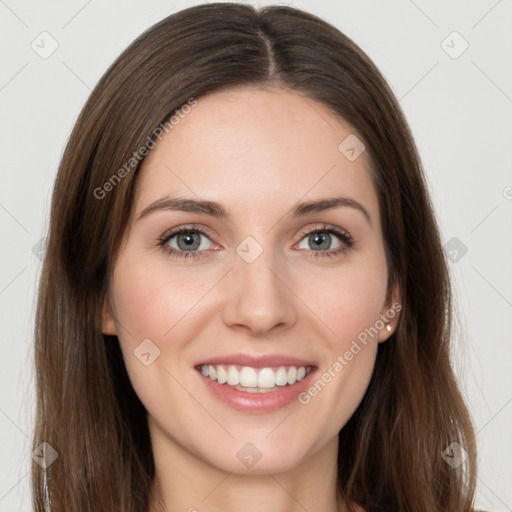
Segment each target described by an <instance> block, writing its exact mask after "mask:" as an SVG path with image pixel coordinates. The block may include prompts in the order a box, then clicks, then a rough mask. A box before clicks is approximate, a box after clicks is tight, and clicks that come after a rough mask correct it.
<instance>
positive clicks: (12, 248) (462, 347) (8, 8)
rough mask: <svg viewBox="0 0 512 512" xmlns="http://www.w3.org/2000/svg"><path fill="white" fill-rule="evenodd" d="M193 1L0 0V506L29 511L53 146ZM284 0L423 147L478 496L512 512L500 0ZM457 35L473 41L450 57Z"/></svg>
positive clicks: (509, 198)
mask: <svg viewBox="0 0 512 512" xmlns="http://www.w3.org/2000/svg"><path fill="white" fill-rule="evenodd" d="M195 3H197V2H190V1H163V0H146V1H144V2H143V1H133V0H132V1H126V0H125V1H122V2H121V1H108V2H107V1H101V2H100V1H99V0H90V1H87V0H71V1H64V0H62V1H59V2H57V1H52V2H50V1H46V2H37V1H36V0H30V1H28V0H27V1H23V0H22V1H16V0H5V1H3V0H0V38H1V47H0V48H1V49H0V51H1V59H0V62H1V66H0V119H1V123H0V126H1V130H2V131H1V135H0V144H1V153H0V154H1V159H2V164H1V171H0V172H1V178H0V180H1V181H0V183H1V187H0V227H1V249H0V255H1V260H0V261H1V266H0V314H1V323H0V330H1V336H2V341H1V363H2V366H1V368H2V371H1V372H0V433H1V436H0V511H19V510H24V511H28V510H30V490H29V473H28V471H29V463H30V457H31V453H30V432H31V428H32V422H33V400H34V392H33V367H32V354H31V347H32V345H31V344H32V333H33V327H32V323H33V315H34V309H35V290H36V285H37V279H38V275H39V272H40V265H41V263H40V259H39V258H38V256H37V250H35V249H33V248H34V246H35V245H36V244H37V243H38V242H39V241H40V240H41V238H42V237H44V235H45V230H46V226H47V221H48V211H49V205H50V196H51V190H52V185H53V180H54V178H55V174H56V169H57V165H58V162H59V158H60V156H61V154H62V151H63V148H64V144H65V142H66V139H67V137H68V135H69V133H70V130H71V128H72V125H73V123H74V121H75V120H76V117H77V115H78V113H79V110H80V108H81V107H82V105H83V104H84V102H85V100H86V98H87V96H88V95H89V93H90V90H91V89H92V88H93V86H94V85H95V84H96V82H97V81H98V79H99V78H100V76H101V75H102V74H103V72H104V71H105V70H106V68H107V67H108V65H109V64H110V63H111V62H112V61H113V60H114V59H115V58H116V57H117V56H118V55H119V53H120V52H121V51H122V50H123V49H124V48H125V47H126V46H127V45H128V44H129V43H130V42H131V41H132V40H133V39H134V38H135V37H136V36H137V35H139V34H140V33H141V32H142V31H143V30H144V29H146V28H147V27H149V26H150V25H152V24H153V23H155V22H157V21H159V20H160V19H162V18H163V17H164V16H166V15H168V14H171V13H173V12H175V11H177V10H180V9H182V8H184V7H189V6H191V5H194V4H195ZM252 3H255V2H252ZM268 3H272V2H261V4H262V5H263V4H268ZM276 3H277V2H276ZM291 5H292V6H295V7H299V8H303V9H305V10H308V11H310V12H312V13H314V14H317V15H320V16H321V17H323V18H325V19H326V20H327V21H329V22H331V23H333V24H334V25H336V26H337V27H338V28H340V29H341V30H342V31H343V32H345V33H346V34H347V35H348V36H350V37H351V38H352V39H354V41H355V42H356V43H358V44H359V45H360V46H361V47H362V48H363V50H365V51H366V52H367V53H368V54H369V55H370V57H371V58H372V59H373V60H374V61H375V63H376V64H377V66H378V67H379V68H380V69H381V70H382V72H383V73H384V75H385V76H386V78H387V79H388V81H389V83H390V85H391V87H392V89H393V91H394V92H395V94H396V95H397V97H398V98H399V99H400V103H401V105H402V107H403V109H404V111H405V114H406V116H407V118H408V120H409V123H410V125H411V128H412V130H413V134H414V136H415V138H416V141H417V144H418V146H419V149H420V153H421V157H422V159H423V163H424V166H425V169H426V172H427V176H428V181H429V186H430V189H431V192H432V197H433V201H434V205H435V208H436V211H437V215H438V218H439V222H440V226H441V229H442V234H443V239H444V243H448V242H449V241H450V240H451V239H453V238H454V237H456V238H457V239H458V240H456V241H453V240H452V241H451V242H450V245H449V247H450V250H452V249H453V248H454V247H456V245H453V244H458V247H459V248H460V247H463V246H465V247H466V248H467V253H465V254H463V252H461V251H460V250H459V251H458V253H454V252H452V253H451V257H452V259H454V260H457V261H454V262H451V263H450V266H451V270H452V273H453V279H454V283H455V285H456V291H457V300H458V320H457V339H456V343H455V347H454V353H453V359H454V362H455V365H456V369H457V374H458V376H459V378H460V380H461V384H462V387H463V389H464V393H465V396H466V398H467V400H468V403H469V406H470V408H471V413H472V415H473V418H474V421H475V425H476V430H477V432H478V435H477V440H478V443H479V448H480V455H479V460H480V473H479V481H478V482H479V483H478V485H479V487H478V499H477V504H478V505H479V506H481V507H482V508H484V509H488V510H496V511H498V510H500V511H504V510H512V489H511V486H510V483H511V476H512V462H511V459H512V441H511V435H510V434H511V425H512V421H511V420H512V403H511V402H512V372H511V368H512V364H511V363H512V335H511V333H512V268H511V262H512V236H511V235H512V171H511V169H512V167H511V163H512V155H511V152H510V147H511V142H512V123H511V122H510V121H511V119H512V57H511V49H512V30H511V28H512V2H511V1H510V0H499V1H497V0H480V1H476V0H472V1H464V0H460V1H450V2H446V1H444V2H443V1H440V0H436V1H430V2H427V1H426V0H415V1H412V0H393V1H389V2H382V1H380V0H364V1H356V0H351V1H334V0H331V1H327V0H320V1H313V0H293V1H292V2H291ZM43 31H47V32H48V33H49V34H51V37H52V38H54V39H55V40H56V41H57V43H58V45H59V46H58V49H57V50H56V51H55V52H54V53H53V54H52V55H51V56H49V57H48V58H46V59H43V58H41V56H40V55H39V54H38V53H36V51H34V50H33V49H32V47H31V44H32V42H33V41H34V43H33V44H34V46H35V45H39V48H41V50H39V51H43V50H42V47H43V45H44V48H46V49H48V48H50V43H51V41H50V40H49V39H48V36H40V34H41V32H43ZM453 31H456V32H458V33H459V34H460V36H461V37H459V36H457V35H451V36H450V34H452V32H453ZM448 36H450V37H448ZM42 37H46V38H47V39H45V40H42V39H41V38H42ZM447 37H448V39H447ZM461 38H463V39H461ZM464 40H465V41H467V43H468V44H469V47H468V48H467V50H466V51H465V52H464V53H462V54H461V55H460V56H457V54H458V53H459V52H460V50H462V49H463V48H464ZM443 41H445V43H443ZM449 53H451V56H450V54H449ZM454 56H457V58H453V57H454ZM462 244H463V246H462ZM461 255H462V257H461ZM431 320H432V322H436V321H437V319H436V318H432V319H431Z"/></svg>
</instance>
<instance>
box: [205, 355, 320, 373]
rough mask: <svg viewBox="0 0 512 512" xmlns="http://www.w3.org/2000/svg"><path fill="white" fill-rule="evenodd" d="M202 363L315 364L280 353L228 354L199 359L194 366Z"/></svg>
mask: <svg viewBox="0 0 512 512" xmlns="http://www.w3.org/2000/svg"><path fill="white" fill-rule="evenodd" d="M203 364H208V365H209V364H211V365H214V364H234V365H240V366H251V367H252V368H270V367H273V366H316V365H315V362H314V361H306V360H304V359H297V358H295V357H289V356H284V355H280V354H267V355H249V354H230V355H226V356H219V357H213V358H211V359H206V360H204V361H200V362H198V363H196V364H195V366H196V367H197V366H202V365H203ZM310 375H311V374H310Z"/></svg>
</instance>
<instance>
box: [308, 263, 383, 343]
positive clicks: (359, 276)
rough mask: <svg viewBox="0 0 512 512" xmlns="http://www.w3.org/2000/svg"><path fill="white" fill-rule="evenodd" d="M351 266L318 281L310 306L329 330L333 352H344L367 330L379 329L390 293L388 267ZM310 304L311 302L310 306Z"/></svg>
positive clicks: (309, 297)
mask: <svg viewBox="0 0 512 512" xmlns="http://www.w3.org/2000/svg"><path fill="white" fill-rule="evenodd" d="M380 260H381V258H379V259H378V261H375V262H373V263H372V264H369V265H350V266H349V265H347V266H345V267H343V268H340V269H339V271H337V272H333V273H331V274H330V275H329V276H328V277H329V278H328V279H322V280H321V281H317V282H318V284H319V285H320V286H317V287H315V288H314V290H313V293H309V294H308V303H309V304H311V308H312V309H313V311H314V313H315V314H316V315H318V317H319V318H320V319H321V320H322V321H323V323H324V325H325V326H326V331H325V332H326V335H327V336H328V339H329V340H330V341H329V342H330V344H331V345H332V347H331V348H335V349H337V350H342V349H343V348H344V347H345V346H346V345H347V343H348V344H350V342H351V341H352V340H354V339H356V338H357V336H358V335H360V334H361V333H362V332H365V329H369V328H370V327H372V326H375V323H376V321H377V320H378V319H379V317H380V314H381V313H382V312H383V311H382V307H383V305H384V303H385V297H386V292H387V274H386V267H385V264H384V263H383V262H382V261H380ZM309 301H310V302H309Z"/></svg>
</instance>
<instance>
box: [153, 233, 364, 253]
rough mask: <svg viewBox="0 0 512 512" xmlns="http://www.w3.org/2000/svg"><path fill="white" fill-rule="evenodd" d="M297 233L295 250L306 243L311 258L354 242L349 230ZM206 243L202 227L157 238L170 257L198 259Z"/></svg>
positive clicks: (347, 247) (346, 248) (338, 249)
mask: <svg viewBox="0 0 512 512" xmlns="http://www.w3.org/2000/svg"><path fill="white" fill-rule="evenodd" d="M300 236H301V237H302V239H301V242H300V243H299V249H309V248H308V247H304V244H306V245H309V246H310V247H311V249H309V251H310V254H309V256H310V257H313V258H317V257H324V256H325V257H331V256H335V255H337V254H341V253H344V252H346V251H348V250H350V249H351V248H352V247H354V245H355V241H354V240H353V238H352V237H351V236H350V234H349V233H347V232H346V231H344V230H341V229H338V228H334V227H330V226H322V227H320V228H317V229H313V230H309V231H304V232H302V233H301V234H300ZM336 239H337V241H336ZM333 242H334V244H335V246H334V248H333V247H332V244H333ZM209 243H213V242H212V241H211V240H210V238H209V237H208V235H207V234H206V233H205V232H204V231H203V230H202V229H200V228H198V227H187V226H185V227H181V228H178V229H174V230H172V231H170V232H166V233H165V234H164V235H162V237H160V239H159V241H158V246H159V247H161V249H162V250H163V251H165V252H166V253H167V254H169V255H170V256H173V257H174V256H177V257H180V258H188V257H189V256H191V257H192V258H199V257H201V256H203V254H202V253H203V252H205V251H207V250H208V249H209V248H210V247H209ZM214 245H215V244H214Z"/></svg>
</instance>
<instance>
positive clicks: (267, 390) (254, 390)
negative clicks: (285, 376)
mask: <svg viewBox="0 0 512 512" xmlns="http://www.w3.org/2000/svg"><path fill="white" fill-rule="evenodd" d="M287 385H288V384H286V385H285V386H275V387H273V388H244V387H242V386H240V385H239V384H238V385H236V386H231V385H229V384H227V383H226V386H229V387H230V388H233V389H237V390H238V391H246V392H247V393H271V392H272V391H278V390H279V389H283V388H284V387H286V386H287Z"/></svg>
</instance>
